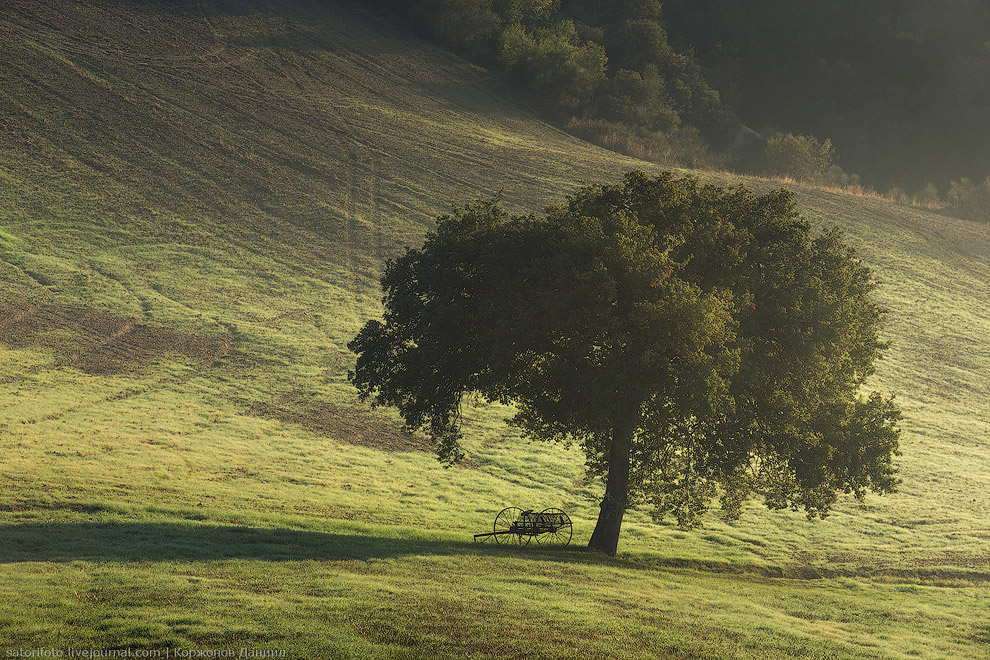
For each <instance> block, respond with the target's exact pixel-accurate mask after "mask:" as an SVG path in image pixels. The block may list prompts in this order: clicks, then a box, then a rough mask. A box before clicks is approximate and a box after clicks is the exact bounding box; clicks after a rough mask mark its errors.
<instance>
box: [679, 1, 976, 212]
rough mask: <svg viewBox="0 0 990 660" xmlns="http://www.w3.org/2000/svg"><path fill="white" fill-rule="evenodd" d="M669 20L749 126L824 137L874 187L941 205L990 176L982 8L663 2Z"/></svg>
mask: <svg viewBox="0 0 990 660" xmlns="http://www.w3.org/2000/svg"><path fill="white" fill-rule="evenodd" d="M664 19H665V25H666V27H667V29H668V31H669V34H670V36H671V41H672V42H673V43H675V44H680V45H682V47H684V46H687V45H690V47H691V48H692V49H694V53H695V54H696V57H697V58H698V59H699V61H701V62H702V64H703V66H704V70H705V75H706V78H707V80H708V81H709V82H711V83H712V85H713V86H714V87H715V88H716V89H718V90H719V92H720V93H721V94H722V98H723V100H724V102H725V103H727V104H728V105H730V106H731V107H732V108H733V110H734V111H735V112H736V113H737V115H738V116H739V117H740V119H741V120H742V121H743V122H744V123H746V124H747V125H749V126H752V127H753V128H755V129H756V130H758V131H761V132H764V133H771V132H773V130H786V131H791V132H793V133H795V134H796V133H802V134H805V135H815V136H819V137H821V138H825V137H827V138H829V139H830V140H831V142H832V144H833V145H834V148H835V149H836V150H837V151H838V152H839V153H841V155H842V165H843V167H845V168H847V169H849V170H850V171H854V172H858V173H860V174H861V175H862V177H863V180H864V182H865V183H866V184H868V185H870V186H873V187H875V188H877V189H881V190H886V189H890V188H892V187H894V186H898V187H900V188H903V189H906V190H909V191H912V192H916V191H923V189H924V188H925V187H926V185H927V184H928V183H929V182H931V183H934V184H935V185H936V186H937V188H938V189H939V190H941V191H942V195H943V198H945V197H946V196H947V194H948V191H949V188H950V185H951V182H952V181H953V180H956V181H957V183H958V185H963V184H962V183H961V179H962V178H964V177H969V178H970V179H972V180H977V181H982V180H983V178H984V177H985V176H986V175H987V174H988V173H990V130H988V129H990V113H988V112H987V108H990V41H988V40H990V3H987V2H986V1H985V0H836V1H834V2H821V1H820V0H815V1H813V0H752V1H751V2H745V3H742V2H736V1H734V0H665V2H664ZM984 212H985V213H986V211H984Z"/></svg>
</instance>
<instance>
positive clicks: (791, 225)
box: [348, 173, 899, 552]
mask: <svg viewBox="0 0 990 660" xmlns="http://www.w3.org/2000/svg"><path fill="white" fill-rule="evenodd" d="M809 234H810V228H809V225H808V224H807V223H806V222H805V221H804V220H802V219H801V218H800V217H799V216H798V214H797V212H796V211H795V208H794V202H793V198H792V196H791V194H790V193H787V192H785V191H776V192H772V193H768V194H766V195H764V196H761V197H757V196H754V195H753V194H751V193H750V192H749V191H747V190H745V189H742V188H740V189H738V190H734V191H731V190H724V189H721V188H718V187H716V186H711V185H706V186H702V185H700V184H699V183H698V181H697V180H696V179H694V178H691V177H685V178H683V179H675V178H674V177H673V176H672V175H671V174H670V173H666V174H664V175H662V176H660V177H657V178H654V179H651V178H648V177H647V176H646V175H645V174H643V173H632V174H629V175H627V177H626V179H625V181H624V183H622V184H620V185H613V186H589V187H586V188H583V189H582V190H580V191H578V192H577V193H576V194H574V195H573V196H571V197H570V198H569V199H568V202H567V204H565V205H563V206H558V207H549V208H548V209H547V212H546V215H545V217H542V218H539V217H536V216H509V215H508V214H507V213H506V212H505V211H504V210H503V209H502V208H501V207H500V205H499V203H498V200H492V201H488V202H481V203H478V204H475V205H471V206H468V207H466V208H463V209H457V210H455V212H454V213H453V214H452V215H447V216H443V217H441V218H440V219H439V220H438V224H437V230H436V232H434V233H432V234H430V235H429V236H428V237H427V240H426V243H425V244H424V246H423V247H422V248H421V249H418V250H409V251H407V253H406V254H405V255H404V256H403V257H400V258H399V259H397V260H395V261H392V262H390V263H389V265H388V267H387V269H386V272H385V275H384V276H383V278H382V287H383V290H384V292H385V296H384V299H383V302H384V304H385V313H384V322H379V321H370V322H369V323H368V324H367V325H365V327H364V328H363V329H362V330H361V332H360V333H359V334H358V335H357V337H355V339H354V340H353V341H352V342H351V343H350V344H349V345H348V346H349V348H350V349H351V350H353V351H354V352H355V353H357V354H358V360H357V365H356V367H355V369H354V371H353V372H351V373H350V375H349V378H350V379H351V381H352V382H353V383H354V384H355V385H356V386H357V388H358V390H359V392H360V395H361V397H362V398H363V399H369V398H370V399H371V400H372V402H373V403H374V404H376V405H387V406H395V407H396V408H398V410H399V412H400V414H401V415H402V416H403V418H404V419H405V421H406V424H407V425H408V427H410V428H411V429H418V428H426V429H427V430H428V432H429V433H430V435H431V436H432V437H433V438H434V440H435V441H436V442H437V446H438V449H439V453H440V457H441V458H442V459H443V460H445V461H449V462H453V461H456V460H457V459H458V458H459V457H460V455H461V453H460V447H459V439H460V419H461V413H460V410H461V402H462V398H463V396H464V395H465V394H466V393H469V392H473V393H476V394H478V395H480V396H481V397H482V398H483V399H485V400H488V401H491V402H495V401H497V402H500V403H513V404H515V405H516V407H517V411H518V412H517V413H516V415H515V416H514V417H513V419H512V422H513V423H514V424H515V425H517V426H519V427H521V428H522V429H523V431H524V432H525V433H527V434H529V435H530V436H532V437H534V438H538V439H542V440H554V441H576V442H579V443H580V444H581V445H582V447H583V448H584V450H585V454H586V457H587V460H588V464H589V469H590V470H591V471H592V472H594V473H597V474H603V475H604V474H607V475H608V482H607V490H606V503H608V502H609V501H613V502H617V503H618V506H619V507H620V509H624V508H625V506H626V505H627V504H628V503H630V502H632V501H643V502H648V503H650V504H651V505H652V506H653V509H654V514H655V516H656V517H657V518H662V517H664V516H665V515H668V514H672V515H674V516H675V517H676V518H677V520H678V522H679V523H680V524H682V525H685V526H690V525H692V524H695V523H696V522H697V521H698V519H699V517H700V514H701V513H702V512H703V511H704V510H705V509H706V508H707V507H708V502H709V500H710V499H712V498H713V497H714V496H716V495H720V496H721V500H722V504H723V509H725V510H726V511H727V512H728V513H729V514H730V515H738V513H739V507H740V504H741V502H742V501H744V500H745V499H746V498H747V497H748V496H749V495H750V494H751V493H753V492H759V493H762V494H763V496H764V499H765V501H766V504H767V505H768V506H769V507H771V508H784V507H794V508H798V507H801V508H804V509H805V510H806V511H807V513H808V515H809V516H822V517H824V516H825V515H826V514H827V513H828V511H829V509H830V507H831V506H832V504H833V503H834V501H835V499H836V495H837V493H838V492H847V493H853V494H855V495H856V496H857V497H860V498H861V497H862V496H863V494H864V492H865V490H866V489H873V490H875V491H878V492H890V491H892V490H893V489H894V487H895V484H896V479H895V478H894V476H893V474H894V470H893V467H892V464H891V457H892V455H893V454H894V453H895V452H896V451H897V437H898V431H897V430H896V427H895V424H896V421H897V419H898V418H899V412H898V410H897V408H896V407H895V406H894V405H893V403H892V402H891V401H889V400H884V399H883V398H881V397H880V396H879V395H875V394H874V395H871V396H870V397H869V398H868V399H862V398H860V397H859V396H858V391H859V388H860V387H861V386H862V385H863V384H864V382H865V380H866V378H867V377H868V376H869V375H870V374H872V373H873V364H874V361H875V360H876V359H877V357H878V356H879V354H880V351H881V350H882V349H883V346H884V345H883V344H882V343H881V342H880V341H879V339H878V330H879V326H880V321H881V317H882V310H881V309H880V308H879V307H878V306H877V305H876V304H874V303H873V302H872V301H871V299H870V294H871V292H872V291H873V289H874V288H875V284H874V283H873V281H872V279H871V275H870V271H869V270H868V269H867V268H866V267H864V266H863V265H862V264H860V263H859V262H858V261H857V260H856V259H855V257H854V254H853V252H852V251H851V249H849V248H847V247H846V246H844V245H843V244H842V242H841V241H840V237H839V234H838V232H837V231H832V232H828V233H826V234H824V235H822V236H820V237H818V238H815V239H811V238H810V235H809ZM617 448H619V449H617ZM630 459H631V473H630ZM623 462H624V463H623ZM623 465H624V467H623ZM617 466H618V468H621V470H620V472H619V473H618V474H620V476H619V477H618V479H619V481H618V482H615V481H614V479H616V477H615V476H614V475H615V474H617V473H616V470H617ZM615 487H617V488H618V490H617V491H615V492H611V491H610V490H608V489H613V488H615ZM606 508H607V507H606V504H603V509H602V510H603V516H604V515H605V512H606ZM601 520H602V519H600V521H599V525H601V524H602V522H601ZM619 520H620V521H621V511H620V513H619ZM617 535H618V526H617V525H616V527H615V536H616V538H617ZM611 551H612V552H614V546H613V547H612V549H611Z"/></svg>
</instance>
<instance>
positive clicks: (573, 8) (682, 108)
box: [379, 0, 738, 166]
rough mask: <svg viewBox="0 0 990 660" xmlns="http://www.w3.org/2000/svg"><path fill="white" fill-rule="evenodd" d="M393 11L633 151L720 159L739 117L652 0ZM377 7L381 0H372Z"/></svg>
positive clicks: (434, 3)
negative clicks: (672, 39)
mask: <svg viewBox="0 0 990 660" xmlns="http://www.w3.org/2000/svg"><path fill="white" fill-rule="evenodd" d="M394 4H395V11H397V12H400V13H401V14H402V15H403V16H404V18H406V19H409V20H411V21H412V23H413V24H414V25H415V26H417V28H418V29H419V30H420V31H421V32H422V33H423V34H424V36H426V37H428V38H429V39H431V40H433V41H435V42H437V43H439V44H441V45H443V46H446V47H447V48H449V49H451V50H453V51H454V52H456V53H459V54H461V55H463V56H465V57H467V58H468V59H470V60H472V61H474V62H477V63H479V64H482V65H484V66H489V67H492V68H495V69H497V70H499V71H501V72H502V73H503V74H504V75H505V77H506V79H507V80H508V81H509V82H510V84H511V85H512V86H513V87H515V88H516V89H517V90H519V91H520V92H522V93H523V94H524V95H525V96H526V97H527V98H528V99H529V101H530V102H532V103H533V104H534V106H536V107H537V108H538V109H539V110H540V111H541V112H542V113H543V114H544V115H545V116H548V117H550V118H552V119H554V120H555V121H558V122H560V123H561V124H563V125H566V126H567V127H568V128H569V129H571V130H572V131H573V132H575V133H576V134H578V135H580V136H581V137H583V138H586V139H589V140H591V141H595V142H599V143H601V144H603V145H604V146H607V147H610V148H613V149H616V150H619V151H624V152H627V153H630V154H631V155H635V156H639V157H647V158H650V159H651V160H658V161H663V162H678V163H681V164H686V165H695V166H700V165H711V164H721V163H720V162H718V161H717V159H716V158H715V157H714V156H713V155H712V149H714V150H715V151H719V150H721V149H724V148H725V147H726V146H727V145H728V144H729V142H730V141H731V140H732V138H733V137H734V136H735V134H736V132H737V131H738V121H737V120H736V119H735V117H734V115H733V114H732V112H731V111H730V110H729V109H728V108H727V107H726V106H725V105H724V104H723V103H722V101H721V99H720V97H719V94H718V92H716V91H715V90H714V89H712V88H711V86H709V85H708V83H707V82H706V81H705V79H704V76H703V75H702V71H701V67H700V66H699V65H698V63H697V62H696V61H695V59H694V58H693V57H692V56H691V54H690V53H689V52H686V51H683V52H679V51H676V50H675V49H673V48H672V47H671V45H670V44H669V42H668V40H667V33H666V31H665V29H664V27H663V24H662V21H661V11H660V3H659V2H657V1H656V0H609V1H607V2H589V1H587V0H417V1H414V2H411V3H408V2H406V3H403V2H395V3H394ZM379 6H380V5H379Z"/></svg>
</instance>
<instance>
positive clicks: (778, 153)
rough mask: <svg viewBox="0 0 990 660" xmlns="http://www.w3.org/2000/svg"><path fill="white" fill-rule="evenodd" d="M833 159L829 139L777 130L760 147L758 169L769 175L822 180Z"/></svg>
mask: <svg viewBox="0 0 990 660" xmlns="http://www.w3.org/2000/svg"><path fill="white" fill-rule="evenodd" d="M834 161H835V150H834V149H833V148H832V141H831V140H829V139H827V138H826V140H825V141H824V142H819V141H818V139H817V138H815V137H814V136H812V135H793V134H791V133H786V134H784V133H776V134H774V135H773V136H771V137H770V138H769V139H768V140H767V144H766V147H764V149H763V163H762V167H761V170H762V171H763V173H764V174H769V175H770V176H790V177H793V178H795V179H797V180H799V181H813V182H825V181H828V180H829V179H830V178H831V176H830V174H835V172H830V170H831V169H832V167H833V164H834Z"/></svg>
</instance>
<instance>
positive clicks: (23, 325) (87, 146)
mask: <svg viewBox="0 0 990 660" xmlns="http://www.w3.org/2000/svg"><path fill="white" fill-rule="evenodd" d="M0 43H2V44H4V46H3V50H2V51H0V53H2V54H0V58H2V60H0V447H2V450H3V453H2V457H0V476H2V479H0V648H2V649H5V650H6V649H17V648H34V647H41V646H44V647H59V648H66V647H70V646H71V647H76V648H88V647H100V648H110V647H135V648H138V647H141V648H150V649H160V648H165V647H184V648H192V649H195V648H235V649H239V648H241V647H249V648H269V649H286V650H288V652H289V657H300V658H301V657H328V658H329V657H362V658H364V657H403V658H404V657H423V658H429V657H436V656H437V655H438V654H439V655H448V656H457V657H461V656H467V657H534V656H536V657H561V658H567V657H603V658H604V657H629V658H637V657H642V658H647V657H657V656H660V657H670V658H705V657H713V658H725V657H728V658H732V657H737V658H750V657H752V658H765V657H779V658H790V657H809V658H847V657H848V658H860V657H862V658H878V657H879V658H907V657H930V658H944V657H959V658H977V657H990V650H988V649H990V616H988V614H987V612H988V607H987V605H988V598H987V595H986V588H987V582H988V581H990V549H988V548H990V543H988V542H990V412H988V411H990V394H988V392H990V341H988V340H987V337H988V336H990V315H988V314H987V312H986V310H987V309H990V286H988V283H990V258H988V257H990V234H988V225H986V224H982V225H980V224H974V223H966V222H963V221H960V220H954V219H947V218H945V217H942V216H937V215H931V214H927V213H923V212H920V211H917V210H914V209H910V208H906V207H897V206H892V205H890V204H888V203H886V202H882V201H878V200H874V199H870V198H861V197H850V196H846V195H841V194H835V193H829V192H823V191H817V190H800V191H799V198H800V201H801V204H802V205H803V207H804V209H805V211H806V213H807V215H808V217H809V218H810V219H812V220H813V221H814V222H815V223H816V224H818V225H821V226H825V225H832V224H838V225H840V226H841V227H843V228H844V229H845V230H846V231H847V233H848V238H849V240H850V241H851V242H852V243H853V244H855V245H856V246H857V248H859V249H860V251H861V254H862V255H863V257H864V258H865V259H866V260H867V262H868V263H869V264H870V265H871V266H873V267H874V268H875V269H876V270H877V271H878V272H879V274H880V276H881V278H882V280H883V285H882V288H881V292H880V295H881V298H882V300H883V302H884V303H885V304H886V305H887V306H888V307H889V308H890V310H891V315H890V320H889V324H888V334H889V338H890V339H891V341H892V342H893V345H892V348H891V350H890V353H889V356H888V359H887V360H886V361H885V362H884V363H883V364H882V366H881V369H880V373H879V374H878V377H877V379H876V386H877V387H878V388H880V389H882V390H883V391H885V392H890V391H893V392H897V393H898V396H899V401H900V403H901V405H902V406H903V408H904V410H905V413H906V419H905V422H904V428H905V434H904V437H903V443H902V444H903V451H904V454H903V457H902V459H901V474H902V477H903V479H904V484H903V487H902V490H901V493H899V494H897V495H895V496H891V497H887V498H883V499H880V498H875V497H871V498H869V499H868V500H867V501H866V503H864V504H856V503H854V502H846V503H844V504H843V506H842V507H840V509H839V510H838V511H837V512H836V513H835V514H834V515H833V516H832V517H830V518H829V519H827V520H826V521H823V522H819V523H814V524H813V523H809V522H807V521H806V520H804V518H803V517H802V516H800V515H799V514H796V513H782V514H768V513H767V512H765V511H763V510H761V509H760V508H759V507H757V506H753V507H751V508H750V509H748V510H747V512H746V514H745V515H744V516H743V518H742V519H741V520H740V521H737V522H734V523H731V524H730V523H725V522H722V521H720V520H719V519H718V518H717V516H715V517H712V518H711V522H710V524H709V525H708V526H707V527H706V529H703V530H698V531H694V532H683V531H680V530H677V529H676V528H675V527H673V526H671V525H670V524H661V525H654V524H652V523H650V522H649V521H648V519H647V517H646V516H644V515H642V514H640V513H638V512H633V513H632V515H631V516H630V517H629V523H628V525H627V526H626V527H625V529H624V531H623V538H622V540H621V541H620V552H622V553H623V557H622V558H621V559H619V560H616V561H611V560H605V559H599V558H596V557H591V556H588V555H586V554H585V553H582V552H580V551H577V550H575V551H563V552H541V551H539V550H538V549H537V550H534V549H530V548H527V549H524V550H519V551H508V550H505V549H503V548H495V547H490V546H487V545H475V544H473V543H471V542H470V541H471V535H472V534H473V533H475V532H480V531H484V530H485V529H487V528H489V527H490V525H491V521H492V519H493V518H494V516H495V514H496V513H497V512H498V510H499V509H501V508H502V507H503V506H507V505H518V506H526V507H532V508H543V507H551V506H559V507H562V508H564V509H566V510H567V511H568V512H569V513H570V514H571V516H572V518H573V519H574V522H575V542H576V544H578V545H579V546H580V545H581V544H583V543H585V542H586V541H587V538H588V537H589V536H590V533H591V529H592V526H593V523H594V519H595V514H596V512H597V506H596V503H595V498H596V497H598V496H599V495H600V484H596V483H594V482H591V483H589V482H588V481H587V480H586V479H585V478H584V476H583V471H582V459H581V456H580V455H579V454H578V453H577V452H576V451H573V450H568V449H566V448H562V447H553V446H543V445H532V444H528V443H526V442H524V441H521V440H520V439H519V438H518V436H517V435H516V434H515V433H513V431H512V430H511V429H507V428H506V427H505V426H504V424H503V423H502V421H501V420H502V418H503V417H504V416H505V413H504V411H499V410H491V409H488V408H477V409H473V410H472V411H470V417H471V428H470V432H469V437H468V442H467V445H468V450H469V451H468V458H467V460H466V461H465V463H464V464H463V465H461V466H460V467H457V468H453V469H449V470H444V469H443V468H441V467H440V466H439V465H438V464H437V462H436V461H435V459H434V458H433V457H432V456H431V455H430V453H429V451H428V447H426V446H425V445H424V442H423V439H422V438H417V437H410V436H407V435H405V434H403V433H402V432H401V430H400V425H399V423H398V420H397V417H395V416H394V415H390V414H389V413H387V412H385V411H375V412H371V411H369V410H367V409H366V408H364V407H362V406H361V405H359V404H358V403H357V402H356V400H355V397H354V395H353V392H352V390H351V389H350V387H349V386H348V385H347V383H346V380H345V374H346V369H347V367H348V366H349V365H350V364H351V363H352V359H353V358H352V356H351V355H349V354H348V352H347V350H346V348H345V345H346V343H347V341H348V340H349V339H350V337H351V336H353V334H354V332H355V331H356V330H357V328H358V327H360V325H361V324H362V323H363V322H364V321H365V320H366V319H367V318H371V317H373V316H374V315H375V314H377V313H378V310H379V307H378V291H377V275H378V273H379V272H380V269H381V266H382V263H383V260H384V259H385V258H387V257H388V256H390V255H396V254H399V253H401V251H402V249H403V247H404V246H407V245H414V244H416V243H418V242H419V241H420V239H421V238H422V235H423V233H424V232H425V231H427V230H428V229H429V227H430V222H431V219H432V218H433V217H434V216H435V215H436V214H437V213H440V212H442V211H444V210H445V209H446V208H447V207H448V204H449V203H450V202H451V201H468V200H471V199H475V198H477V197H479V196H487V195H491V194H493V193H494V192H496V191H497V190H498V189H500V188H502V187H504V188H505V191H506V192H505V194H506V199H507V201H508V202H509V204H510V205H511V206H512V207H514V208H516V209H519V210H523V209H539V208H540V207H541V206H542V205H544V204H546V203H549V202H554V201H558V200H560V198H561V197H562V196H563V195H564V194H565V193H567V192H569V191H571V190H573V189H574V188H575V187H576V186H577V185H578V184H579V183H580V182H581V181H582V180H600V179H615V178H618V177H620V176H621V175H622V173H623V172H624V171H626V170H628V169H630V168H632V167H637V166H639V165H640V164H638V163H636V162H633V161H631V160H628V159H624V158H623V157H620V156H616V155H614V154H611V153H608V152H604V151H602V150H600V149H596V148H593V147H591V146H589V145H586V144H584V143H581V142H578V141H576V140H574V139H573V138H570V137H568V136H566V135H564V134H562V133H561V132H559V131H557V130H555V129H553V128H551V127H548V126H547V125H545V124H542V123H540V122H539V121H537V120H536V119H535V118H534V116H533V115H532V114H531V113H530V112H528V111H526V110H525V109H522V108H520V107H519V106H517V105H513V104H512V103H511V102H510V101H509V100H508V99H507V97H506V95H505V93H504V92H503V90H501V89H499V88H498V87H497V86H495V85H494V83H492V82H491V81H490V80H488V79H487V78H486V77H485V75H484V74H483V72H479V71H477V70H475V69H473V68H471V67H469V66H467V65H465V64H464V63H462V62H461V61H459V60H456V59H453V58H450V57H449V56H447V55H445V54H443V53H441V52H439V51H437V50H435V49H433V48H431V47H429V46H427V45H425V44H423V43H422V42H420V41H417V40H416V39H414V38H412V37H411V36H409V34H408V33H406V32H405V31H404V30H403V29H402V28H401V27H395V26H389V25H387V24H386V23H384V22H382V20H381V19H380V18H378V17H375V16H373V15H369V14H366V13H363V11H362V10H360V9H358V8H355V7H353V6H350V5H348V4H345V3H338V2H336V1H334V0H327V1H321V2H317V1H316V0H283V1H281V2H260V1H258V2H250V1H244V2H232V1H222V0H211V1H204V2H184V1H179V0H177V1H174V2H169V1H166V0H161V1H155V0H88V1H76V0H17V1H12V2H5V3H3V5H2V6H0ZM710 178H712V179H714V180H717V181H719V182H721V183H726V184H737V183H740V182H741V180H739V179H727V178H725V177H719V176H717V175H711V177H710ZM745 183H746V185H749V186H751V187H753V188H756V189H765V188H768V187H771V186H772V185H773V184H772V183H769V182H765V181H758V180H754V181H747V182H745Z"/></svg>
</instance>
